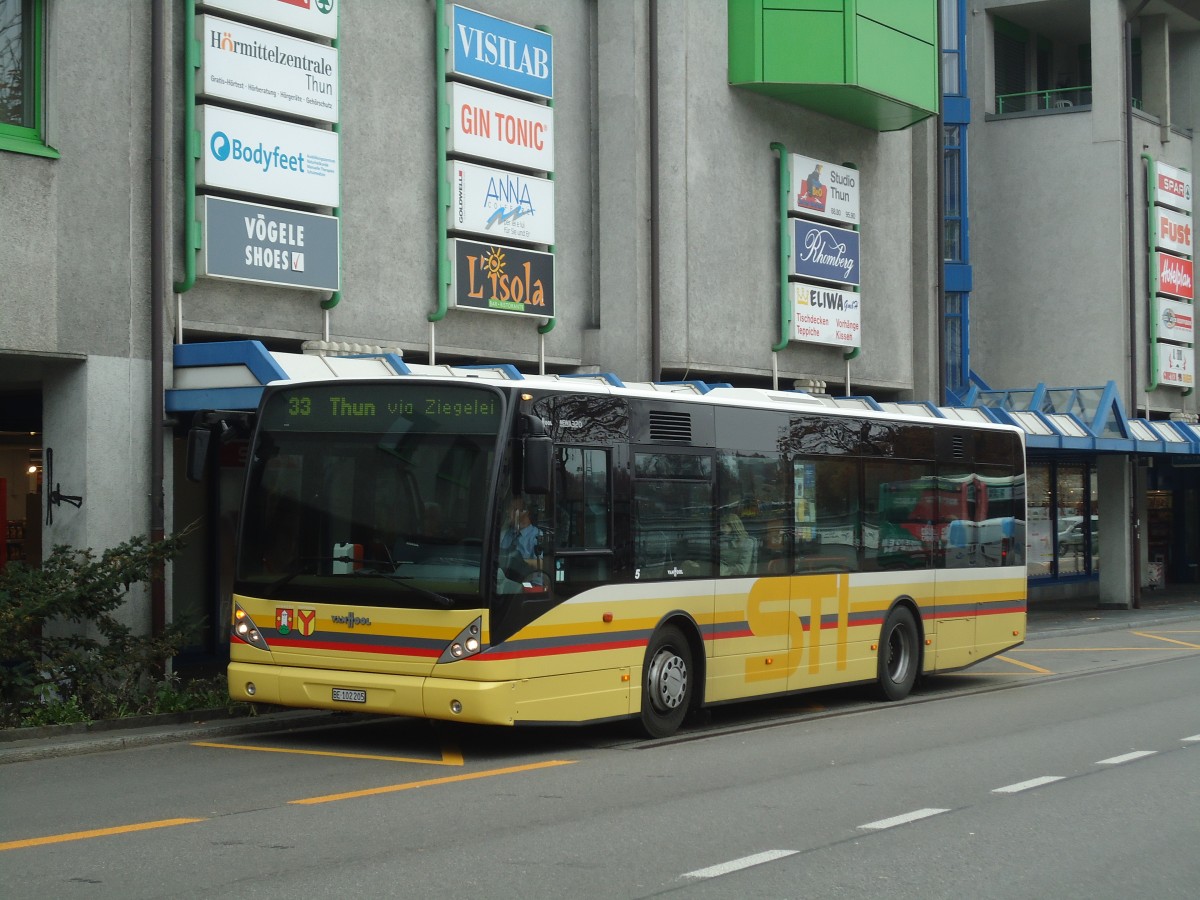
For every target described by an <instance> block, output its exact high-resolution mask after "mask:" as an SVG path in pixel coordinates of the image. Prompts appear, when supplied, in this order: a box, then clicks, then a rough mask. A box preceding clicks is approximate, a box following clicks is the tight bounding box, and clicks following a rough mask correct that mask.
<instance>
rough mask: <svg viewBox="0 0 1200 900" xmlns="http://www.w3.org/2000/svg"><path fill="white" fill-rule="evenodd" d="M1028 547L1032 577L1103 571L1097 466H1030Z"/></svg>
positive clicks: (1050, 464) (1068, 464) (1073, 575)
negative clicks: (1101, 566) (1101, 567)
mask: <svg viewBox="0 0 1200 900" xmlns="http://www.w3.org/2000/svg"><path fill="white" fill-rule="evenodd" d="M1028 479H1029V493H1028V516H1029V524H1028V536H1029V537H1028V540H1029V545H1028V550H1029V576H1030V577H1031V578H1039V577H1041V578H1053V577H1055V576H1057V577H1060V578H1077V577H1089V576H1095V575H1097V574H1098V573H1099V572H1100V504H1099V501H1098V485H1097V476H1096V469H1095V466H1093V465H1091V464H1090V463H1053V462H1047V463H1041V464H1033V465H1030V467H1029V473H1028Z"/></svg>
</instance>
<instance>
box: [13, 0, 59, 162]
mask: <svg viewBox="0 0 1200 900" xmlns="http://www.w3.org/2000/svg"><path fill="white" fill-rule="evenodd" d="M44 16H45V0H0V150H13V151H16V152H19V153H33V154H37V155H39V156H51V157H57V156H58V153H57V151H55V150H54V149H52V148H51V147H50V146H49V145H48V144H47V143H46V139H45V128H44V122H45V118H44V78H43V49H44V48H43V29H42V26H43V23H44V21H45V18H44Z"/></svg>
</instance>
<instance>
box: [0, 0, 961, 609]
mask: <svg viewBox="0 0 1200 900" xmlns="http://www.w3.org/2000/svg"><path fill="white" fill-rule="evenodd" d="M339 6H340V7H341V37H340V57H341V72H340V74H341V98H340V100H341V119H342V122H341V135H342V138H341V143H342V198H343V199H342V207H341V212H342V227H343V231H342V253H343V289H342V298H341V302H340V303H339V305H337V307H336V308H335V309H333V310H332V311H330V312H329V313H328V314H327V313H326V312H324V311H323V310H322V309H321V308H320V303H321V301H322V300H324V299H326V297H327V295H325V294H318V293H312V292H304V291H296V290H285V289H279V288H270V287H259V286H250V285H241V284H237V283H233V282H223V281H216V280H211V279H200V280H199V281H198V282H197V284H196V285H195V287H194V288H192V289H191V290H189V291H187V292H186V293H185V294H183V295H182V301H181V309H182V318H181V321H177V320H176V311H175V305H174V304H173V303H171V302H170V298H168V304H167V321H166V323H165V327H164V335H163V337H164V339H165V342H166V344H167V347H168V351H169V347H170V344H171V343H172V341H173V340H174V336H175V334H176V330H177V329H181V330H182V332H183V333H184V335H185V340H189V341H195V340H209V339H230V338H242V337H253V338H258V339H262V340H265V341H268V342H269V343H271V344H272V345H274V346H278V347H282V348H285V349H293V350H294V349H298V342H299V341H302V340H307V339H314V338H323V337H328V338H329V339H331V340H335V341H352V342H363V343H371V344H381V345H389V346H399V347H401V348H402V349H404V350H405V351H406V353H407V354H409V356H410V358H412V359H414V360H417V361H421V360H423V359H424V358H425V356H426V354H427V353H428V352H429V350H430V340H431V329H430V325H429V322H428V317H429V314H430V313H431V312H433V311H434V310H435V309H436V305H437V285H436V258H435V257H436V250H437V246H438V236H437V234H436V220H437V216H436V184H435V182H436V179H437V177H439V174H440V173H439V168H440V166H439V162H440V161H439V160H438V159H437V156H436V137H437V132H436V129H437V123H436V115H435V112H436V107H435V103H436V102H437V98H438V97H439V95H440V94H439V92H440V87H441V86H440V85H439V84H437V79H436V70H435V51H434V15H435V6H434V4H433V3H432V2H430V0H389V2H387V3H366V2H343V3H341V4H339ZM472 6H476V7H479V5H477V4H472ZM164 7H165V15H166V17H167V27H168V33H169V34H170V36H171V47H170V52H169V57H170V58H169V61H168V72H167V74H166V88H167V92H168V97H169V105H170V110H169V119H170V131H169V148H168V156H167V159H166V161H165V164H166V169H167V177H168V181H169V183H170V185H171V186H172V188H171V190H172V196H171V197H170V198H169V207H170V210H169V221H168V227H169V229H170V234H169V237H168V240H167V244H168V247H169V251H168V252H169V255H170V258H169V259H168V260H167V270H168V276H169V278H170V279H171V280H172V281H181V280H182V279H183V278H184V275H185V271H186V267H185V256H184V253H185V251H184V239H183V235H184V227H185V225H184V202H185V198H184V192H185V188H184V185H185V181H184V173H185V171H186V167H187V166H189V165H191V161H190V159H187V158H185V153H184V149H185V141H184V135H183V116H184V111H185V108H184V93H185V91H184V84H185V77H187V76H185V74H184V66H183V35H184V22H183V19H182V16H183V11H182V9H181V7H180V5H178V4H165V5H164ZM151 8H152V5H151V2H150V0H111V2H106V3H104V4H81V3H49V4H47V9H48V17H49V21H48V27H47V38H48V47H49V50H48V57H47V59H46V65H45V71H46V73H47V78H48V85H47V97H48V106H47V108H48V114H47V132H48V137H49V142H50V143H51V144H52V145H53V147H55V148H56V149H57V150H58V151H59V152H60V154H61V158H59V159H45V158H39V157H32V156H25V155H21V154H17V153H10V152H0V184H2V185H3V186H4V188H3V191H2V192H0V234H2V235H3V236H4V240H3V241H0V285H2V289H0V389H6V388H7V389H11V388H12V387H13V386H14V385H16V386H19V387H21V388H23V389H25V388H29V387H30V386H32V387H33V388H34V389H36V390H40V391H41V393H42V395H43V401H44V409H45V413H44V431H45V434H44V444H45V446H46V447H49V448H52V449H53V450H54V457H55V473H54V477H55V481H56V482H58V483H60V484H61V486H62V491H63V492H64V493H67V494H77V495H81V496H82V497H83V498H84V501H83V506H82V508H80V509H75V508H74V507H71V506H67V505H63V506H59V507H56V508H55V510H54V524H53V525H52V526H49V527H48V528H47V529H46V535H45V541H44V544H45V546H46V547H47V548H48V547H50V546H52V545H54V544H56V543H70V544H74V545H77V546H87V547H93V548H95V549H96V550H98V551H99V550H102V549H104V548H105V547H108V546H111V545H113V544H115V543H118V542H120V541H123V540H125V539H127V538H129V537H131V536H132V535H134V534H144V533H145V532H146V531H147V530H148V527H149V521H150V496H151V493H152V491H151V486H150V485H149V484H148V472H149V468H150V449H151V436H150V435H149V434H148V429H149V419H150V404H151V397H150V381H151V377H150V375H151V373H150V363H149V359H150V356H151V346H152V341H151V335H150V315H151V300H152V297H151V283H150V252H151V234H150V189H151V183H150V176H151V163H152V159H151V93H150V80H151V72H150V60H151V46H150V42H151V33H150V23H151ZM479 8H482V9H483V11H485V12H487V13H489V14H491V15H495V16H499V17H501V18H506V19H510V20H513V21H516V22H519V23H522V24H527V25H537V26H544V27H545V28H547V29H548V30H549V31H550V32H552V33H553V35H554V40H555V63H556V66H555V80H554V86H555V100H554V108H555V112H554V115H555V128H556V165H555V169H556V171H555V183H556V223H557V240H556V246H555V251H556V273H555V279H556V294H557V296H556V300H555V304H556V308H555V311H556V314H557V323H556V327H555V328H554V329H553V331H551V332H550V333H549V334H547V335H546V336H545V338H544V347H545V354H546V361H547V363H548V365H549V366H550V367H551V368H552V369H573V368H577V367H580V366H585V367H594V368H597V369H601V370H607V371H614V372H617V373H618V374H620V375H621V376H622V377H624V378H626V379H629V380H638V379H644V378H648V377H651V376H653V375H654V374H656V373H654V372H652V371H651V369H652V367H651V343H652V341H651V330H650V322H651V320H650V309H651V303H652V268H651V266H652V258H653V255H652V252H651V251H652V248H651V238H652V233H651V227H650V225H651V223H650V185H651V180H652V179H651V166H652V161H653V159H654V154H655V152H657V156H658V169H657V176H658V184H659V190H660V199H661V217H660V220H659V239H660V244H659V256H658V261H659V275H660V294H659V297H660V299H661V308H662V315H663V318H662V322H663V329H662V345H661V349H662V363H663V367H664V369H665V371H666V373H667V374H668V375H672V376H680V375H683V374H688V373H701V374H704V375H713V374H722V373H723V374H725V375H727V376H729V377H733V378H738V377H747V378H753V379H757V380H758V383H760V384H762V383H767V382H768V381H769V379H770V378H771V377H772V373H773V371H774V370H775V368H776V367H777V368H778V372H779V376H780V383H781V385H782V386H784V387H788V386H790V384H791V380H792V379H794V378H798V377H802V376H804V377H813V378H817V379H822V380H826V381H827V382H829V384H830V388H831V390H838V391H839V392H840V391H841V390H842V389H843V381H844V379H845V377H846V363H845V362H844V360H843V352H842V350H841V349H838V348H828V347H822V346H819V345H812V344H792V345H790V346H789V347H788V348H787V349H785V350H784V351H783V352H782V353H780V354H779V355H778V357H777V358H776V357H774V355H773V354H772V352H771V349H770V348H771V345H772V344H775V343H776V342H778V341H779V338H780V333H781V328H780V323H779V320H778V314H779V313H778V310H779V284H778V271H779V269H778V266H779V262H778V253H779V241H778V233H779V232H778V226H779V222H778V185H779V161H778V157H777V156H776V154H775V153H774V152H773V151H772V150H771V148H770V144H771V142H773V141H778V142H782V143H783V144H785V145H786V147H787V149H788V150H789V151H790V152H793V153H800V154H804V155H806V156H811V157H816V158H820V159H825V160H829V161H831V162H834V163H843V162H847V163H852V164H854V165H855V166H857V167H858V169H859V170H860V171H861V173H862V175H861V192H862V200H863V202H862V210H861V218H862V223H863V224H862V246H863V260H862V270H863V285H862V298H863V314H862V333H863V351H862V354H861V356H860V357H859V358H858V359H856V360H855V361H854V362H853V363H852V364H851V366H850V371H851V377H852V380H853V384H854V389H855V390H856V391H861V392H871V393H876V394H877V395H882V396H887V395H895V396H900V397H913V396H916V397H922V398H925V397H933V396H935V393H936V383H937V360H936V355H937V353H936V347H937V334H938V332H939V323H938V322H937V317H936V289H937V261H936V258H935V248H934V242H933V236H934V235H935V234H936V231H935V228H936V209H935V205H934V202H933V193H932V192H933V189H934V173H935V171H936V169H935V168H934V167H935V166H936V165H938V159H939V157H940V147H939V141H938V139H937V133H936V127H935V124H934V122H933V120H930V121H928V122H925V123H921V124H919V125H918V126H916V127H915V128H913V129H910V130H907V131H903V132H895V133H890V134H878V133H875V132H872V131H869V130H867V129H863V128H860V127H857V126H854V125H849V124H847V123H844V122H841V121H838V120H835V119H831V118H828V117H826V116H822V115H819V114H815V113H811V112H808V111H806V110H803V109H801V108H799V107H796V106H792V105H789V104H786V103H782V102H780V101H776V100H771V99H767V98H764V97H762V96H759V95H756V94H753V93H749V92H746V91H741V90H737V89H733V88H730V87H729V85H728V82H727V47H726V40H727V22H726V3H725V0H659V2H658V4H657V13H658V22H659V29H658V33H657V41H656V45H657V64H658V72H659V75H658V106H657V118H656V119H655V117H654V111H653V110H652V108H651V99H650V93H651V92H650V85H649V78H650V48H651V45H652V43H653V42H652V40H651V35H650V34H649V30H648V29H649V12H650V5H649V4H648V3H646V2H644V0H603V2H597V0H488V2H486V3H484V4H482V6H481V7H479ZM655 139H657V148H656V146H655ZM537 324H538V323H537V321H536V320H531V319H525V318H522V319H519V320H513V319H508V318H505V317H503V316H497V315H481V314H477V313H469V312H460V311H454V310H451V311H450V313H449V314H448V315H447V316H446V318H445V319H444V321H442V322H441V323H439V324H438V325H437V328H436V333H435V339H436V348H437V353H438V357H439V358H438V361H439V362H450V361H473V360H477V359H478V360H504V361H516V362H518V363H520V364H522V367H523V368H524V369H526V370H527V371H532V370H533V369H534V368H535V361H536V360H537V358H538V353H539V347H540V346H541V339H539V336H538V334H537V332H536V326H537ZM30 354H36V355H37V357H36V358H37V367H36V370H35V369H33V368H28V367H27V366H26V363H27V361H28V360H30V359H31V358H32V357H30ZM163 374H164V377H165V379H166V385H167V387H170V385H171V371H170V354H169V352H168V358H167V364H166V371H165V372H164V373H163ZM168 443H169V438H168ZM171 453H172V451H171V450H170V449H168V465H167V472H168V478H167V480H168V484H167V485H166V491H167V527H168V529H170V528H171V527H172V526H173V525H174V524H175V523H174V520H173V512H172V509H171V491H172V487H171V481H172V477H171V474H170V473H171V472H172V471H173V469H174V465H173V460H172V459H171ZM52 487H53V485H50V486H49V488H52ZM180 524H186V523H180ZM128 615H129V616H130V621H131V623H136V624H139V625H141V624H144V623H145V622H146V621H147V620H148V609H147V604H146V603H145V602H144V601H143V600H139V601H138V602H137V603H135V604H132V605H131V606H130V608H129V610H128Z"/></svg>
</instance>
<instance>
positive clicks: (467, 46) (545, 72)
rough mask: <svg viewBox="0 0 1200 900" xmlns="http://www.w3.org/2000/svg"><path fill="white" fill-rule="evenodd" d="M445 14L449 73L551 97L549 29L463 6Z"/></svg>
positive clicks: (551, 65)
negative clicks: (544, 29)
mask: <svg viewBox="0 0 1200 900" xmlns="http://www.w3.org/2000/svg"><path fill="white" fill-rule="evenodd" d="M446 12H447V22H448V23H449V27H450V53H449V54H448V57H447V62H446V71H447V72H448V73H450V74H453V75H460V76H462V77H463V78H469V79H471V80H473V81H479V82H483V83H484V84H494V85H496V86H498V87H503V88H507V89H509V90H513V91H518V92H520V93H522V94H531V95H533V96H535V97H542V98H544V99H546V100H549V99H551V98H552V97H553V96H554V38H553V37H551V36H550V34H549V33H548V32H545V31H538V30H537V29H536V28H529V27H527V26H525V25H518V24H516V23H515V22H508V21H506V20H504V19H497V18H494V17H493V16H488V15H484V14H483V13H481V12H476V11H475V10H473V9H467V8H465V7H462V6H451V7H449V8H448V9H447V11H446Z"/></svg>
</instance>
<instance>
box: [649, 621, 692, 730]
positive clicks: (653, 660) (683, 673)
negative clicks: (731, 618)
mask: <svg viewBox="0 0 1200 900" xmlns="http://www.w3.org/2000/svg"><path fill="white" fill-rule="evenodd" d="M642 671H643V673H644V674H643V676H642V715H641V726H642V731H644V732H645V733H646V735H647V736H648V737H652V738H663V737H670V736H671V735H672V734H674V733H675V732H676V731H678V730H679V726H680V725H682V724H683V720H684V718H685V717H686V716H687V713H688V710H689V709H690V708H691V705H692V695H693V693H694V691H695V683H694V682H695V671H694V669H693V666H692V647H691V645H690V644H689V643H688V641H687V638H686V637H685V636H684V634H683V632H682V631H680V630H679V629H678V628H676V627H675V626H674V625H667V626H664V627H663V628H660V629H658V631H656V632H655V633H654V637H653V638H651V640H650V645H649V646H648V647H647V648H646V662H645V665H644V666H643V669H642Z"/></svg>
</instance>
